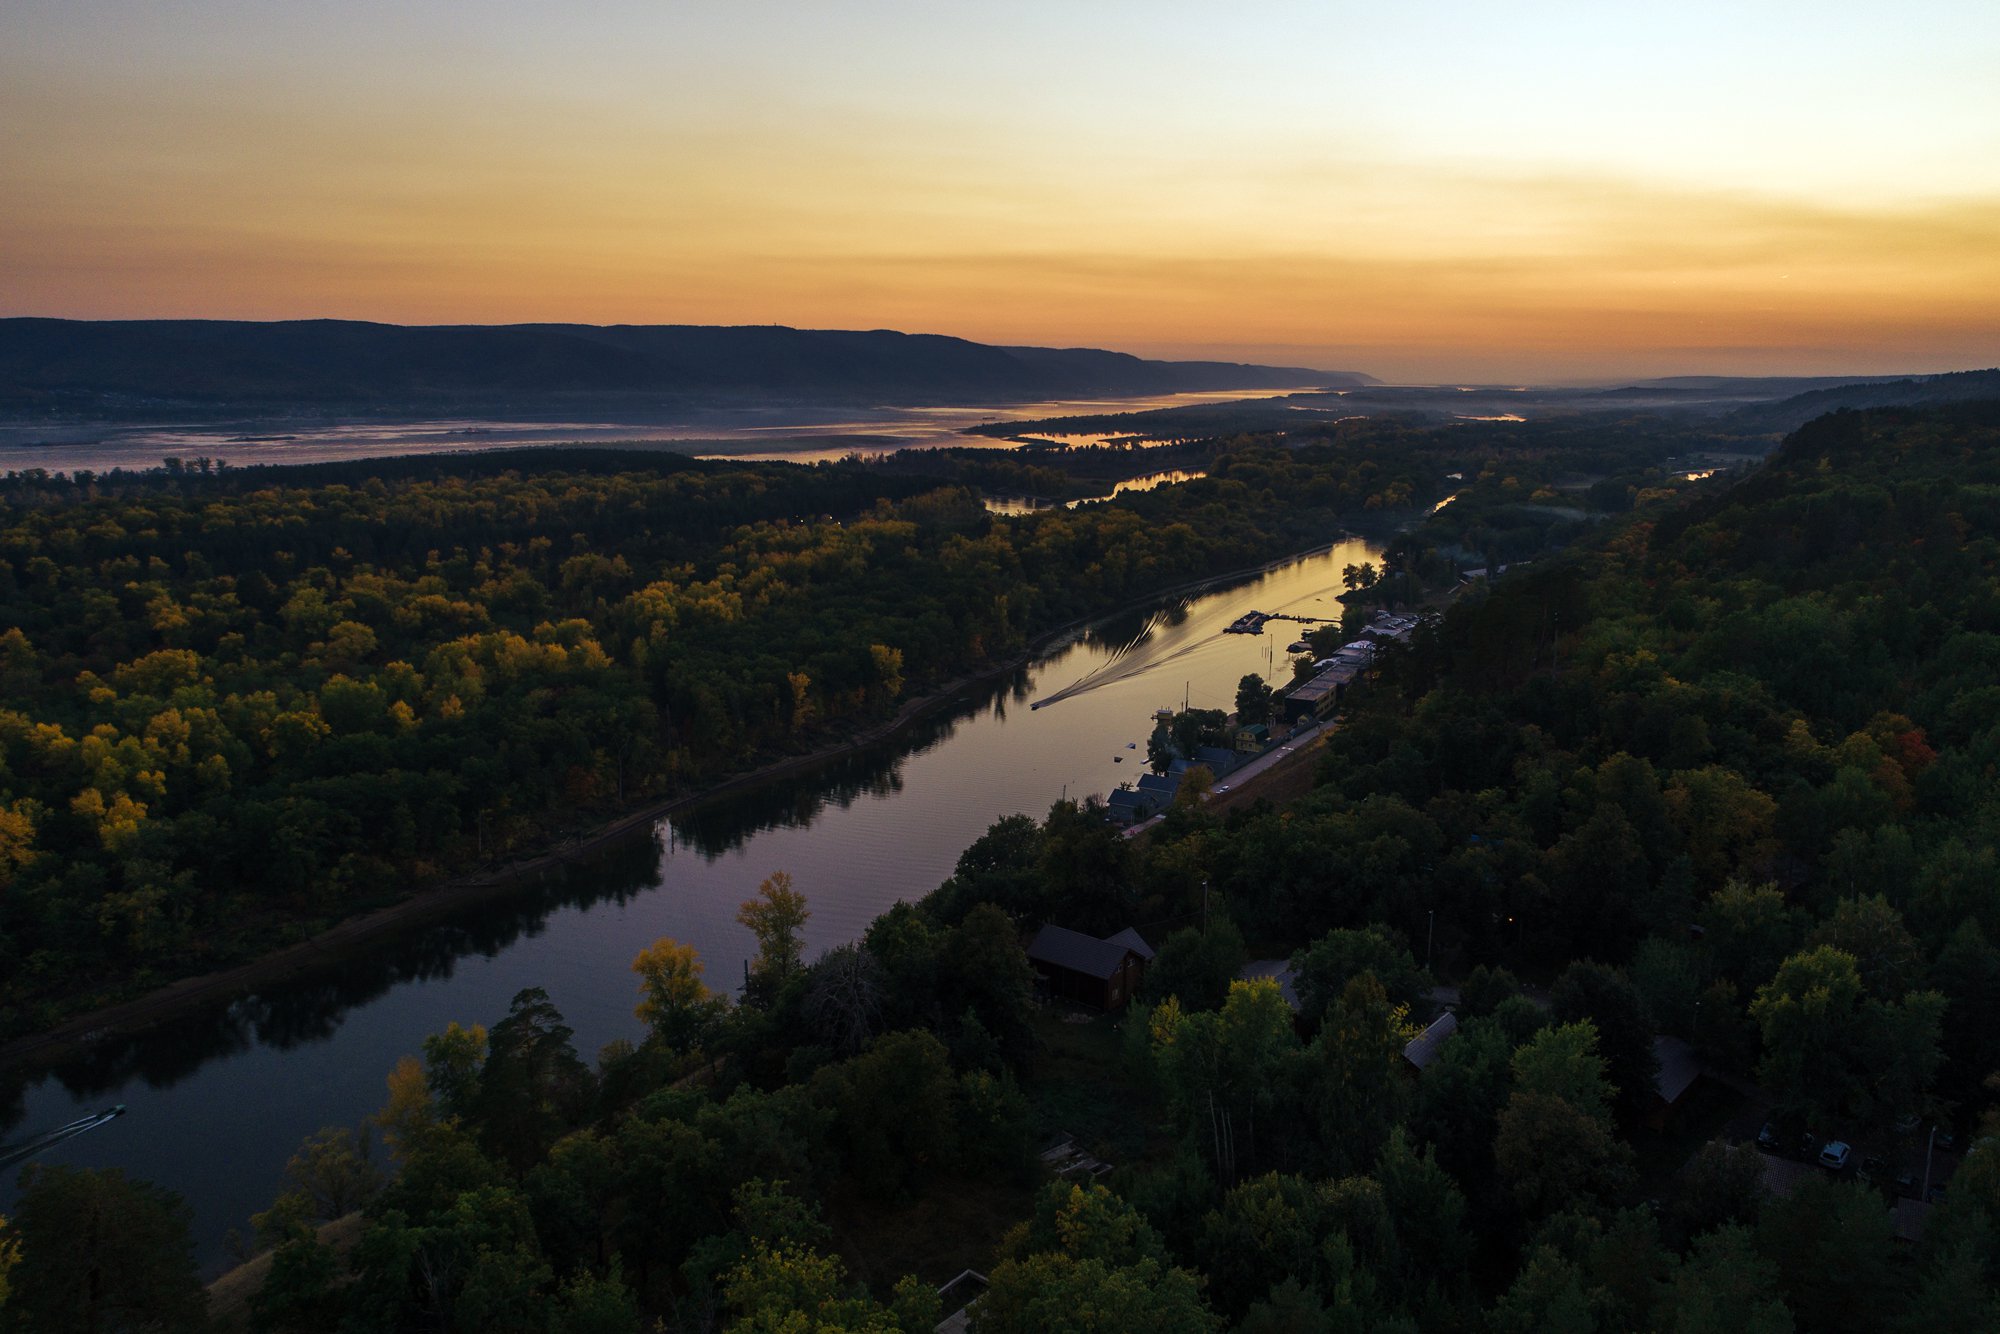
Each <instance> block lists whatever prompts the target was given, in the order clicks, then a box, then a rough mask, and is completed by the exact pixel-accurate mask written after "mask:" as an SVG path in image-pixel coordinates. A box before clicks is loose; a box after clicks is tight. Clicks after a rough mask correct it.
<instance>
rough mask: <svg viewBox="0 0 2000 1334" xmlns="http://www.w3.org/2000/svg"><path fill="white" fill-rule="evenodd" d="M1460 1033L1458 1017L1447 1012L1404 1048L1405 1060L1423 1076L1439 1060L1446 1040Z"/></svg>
mask: <svg viewBox="0 0 2000 1334" xmlns="http://www.w3.org/2000/svg"><path fill="white" fill-rule="evenodd" d="M1456 1032H1458V1016H1457V1015H1455V1014H1453V1013H1452V1012H1451V1011H1450V1010H1446V1011H1445V1012H1444V1013H1443V1014H1441V1015H1439V1016H1438V1017H1437V1018H1436V1019H1434V1020H1432V1021H1431V1026H1430V1027H1429V1028H1426V1029H1425V1030H1424V1031H1423V1032H1421V1033H1419V1034H1417V1035H1416V1036H1415V1037H1413V1038H1411V1039H1410V1040H1409V1041H1408V1042H1407V1043H1405V1044H1404V1046H1403V1059H1404V1060H1406V1061H1408V1062H1409V1063H1410V1065H1411V1066H1412V1067H1414V1068H1415V1070H1416V1072H1417V1073H1418V1074H1422V1073H1423V1072H1424V1069H1425V1067H1426V1066H1428V1065H1429V1064H1430V1063H1431V1062H1432V1061H1435V1060H1436V1059H1437V1055H1438V1049H1439V1048H1440V1047H1442V1046H1444V1041H1445V1039H1446V1038H1448V1037H1450V1036H1451V1035H1452V1034H1453V1033H1456Z"/></svg>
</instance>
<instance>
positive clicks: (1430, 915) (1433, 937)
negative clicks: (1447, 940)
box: [1424, 908, 1438, 973]
mask: <svg viewBox="0 0 2000 1334" xmlns="http://www.w3.org/2000/svg"><path fill="white" fill-rule="evenodd" d="M1424 917H1425V918H1426V919H1427V921H1428V923H1429V925H1428V926H1426V927H1425V929H1424V971H1425V972H1427V973H1428V972H1429V971H1430V970H1431V947H1432V946H1433V945H1435V944H1437V927H1438V915H1437V909H1436V908H1426V909H1424Z"/></svg>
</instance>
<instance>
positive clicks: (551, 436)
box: [0, 388, 1312, 473]
mask: <svg viewBox="0 0 2000 1334" xmlns="http://www.w3.org/2000/svg"><path fill="white" fill-rule="evenodd" d="M1309 392H1312V391H1311V390H1310V389H1306V388H1301V389H1229V390H1218V391H1209V392H1200V393H1185V394H1156V395H1152V396H1150V397H1143V398H1089V399H1067V400H1061V401H1050V402H1041V403H999V404H995V403H986V404H978V405H973V406H931V407H897V406H893V405H885V406H881V407H874V408H856V407H855V406H853V405H852V404H843V405H836V406H826V407H815V406H813V405H811V404H780V405H758V406H744V407H731V408H688V409H685V410H681V411H677V412H673V413H662V414H661V415H660V416H658V417H654V418H651V419H643V420H642V419H631V420H618V421H591V420H579V421H495V420H488V419H484V418H449V419H426V420H405V421H342V420H339V419H334V418H326V419H310V420H300V421H288V422H274V421H254V422H247V421H235V422H209V423H198V424H174V425H102V424H100V425H58V424H51V425H43V424H40V423H22V422H0V473H5V472H8V471H10V470H11V471H18V470H21V469H27V468H47V469H49V470H50V471H52V472H70V471H74V470H76V469H79V468H88V469H90V470H92V471H94V472H107V471H109V470H110V469H112V468H154V467H158V466H159V463H160V460H161V459H163V458H165V457H167V456H169V455H174V456H177V457H182V458H188V459H194V458H204V457H205V458H211V459H222V460H225V461H227V462H228V463H230V464H232V465H234V466H237V467H244V466H248V465H252V464H271V463H330V462H336V461H340V460H347V459H364V458H380V457H383V456H385V455H391V454H433V453H448V452H464V451H469V450H488V449H508V448H521V447H524V446H528V445H552V444H582V445H609V444H626V443H642V444H651V445H653V446H655V447H657V448H661V449H674V450H678V451H681V452H684V453H691V454H698V455H702V456H705V457H729V458H745V459H783V460H789V461H791V462H796V463H811V462H815V461H818V460H822V459H841V458H845V457H847V456H848V455H849V454H855V453H861V454H885V453H890V452H893V451H895V450H899V449H912V448H927V447H936V446H945V445H951V446H975V447H985V448H993V449H1013V448H1015V447H1016V446H1015V445H1014V444H1013V443H1012V442H1011V441H1007V440H998V439H993V438H990V437H987V436H980V435H964V434H962V432H964V431H965V430H967V429H968V428H970V427H973V426H979V425H982V424H984V423H987V422H1001V421H1033V420H1036V419H1037V418H1041V417H1061V416H1075V415H1080V414H1091V413H1109V412H1145V411H1148V410H1150V409H1153V408H1171V407H1186V406H1189V405H1191V404H1198V403H1229V402H1239V401H1247V400H1251V399H1264V398H1280V397H1283V396H1285V395H1288V394H1294V393H1309ZM1107 438H1124V437H1114V436H1113V435H1112V433H1106V434H1104V435H1083V436H1075V437H1068V436H1065V437H1063V439H1064V440H1066V441H1073V442H1075V443H1079V444H1095V443H1097V442H1098V441H1099V440H1102V439H1107Z"/></svg>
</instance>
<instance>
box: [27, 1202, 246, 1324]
mask: <svg viewBox="0 0 2000 1334" xmlns="http://www.w3.org/2000/svg"><path fill="white" fill-rule="evenodd" d="M188 1218H189V1214H188V1208H187V1206H186V1205H185V1204H184V1203H182V1201H181V1198H180V1197H179V1196H178V1195H175V1194H174V1193H173V1192H171V1191H167V1190H162V1189H160V1188H159V1187H158V1186H154V1185H151V1184H150V1183H146V1182H139V1181H132V1180H129V1179H128V1178H127V1177H126V1176H125V1174H124V1173H123V1172H120V1171H118V1170H116V1169H112V1170H110V1171H103V1172H94V1171H79V1170H77V1169H75V1168H69V1167H42V1166H35V1167H30V1168H28V1169H27V1170H26V1171H25V1172H23V1173H22V1174H21V1198H20V1202H19V1203H18V1204H17V1205H16V1206H15V1209H14V1222H13V1230H14V1231H15V1232H16V1233H18V1242H19V1246H20V1258H19V1260H18V1261H17V1262H16V1263H15V1265H14V1270H13V1273H12V1275H11V1276H10V1281H11V1287H12V1291H11V1292H10V1293H9V1295H8V1297H7V1306H6V1311H5V1314H6V1317H7V1318H8V1320H9V1321H10V1322H11V1323H12V1324H15V1325H17V1326H19V1327H20V1328H22V1329H24V1330H33V1331H36V1334H44V1332H46V1334H98V1332H99V1331H105V1332H106V1334H108V1332H109V1331H114V1330H128V1329H131V1330H137V1329H173V1330H178V1329H194V1328H198V1327H199V1326H200V1325H201V1324H202V1322H203V1321H204V1320H205V1318H206V1311H207V1306H208V1294H207V1292H206V1291H204V1290H203V1288H202V1285H201V1279H200V1276H199V1274H198V1272H197V1270H196V1268H195V1261H194V1242H193V1239H192V1238H191V1236H190V1235H189V1232H188Z"/></svg>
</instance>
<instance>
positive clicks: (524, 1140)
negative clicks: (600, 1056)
mask: <svg viewBox="0 0 2000 1334" xmlns="http://www.w3.org/2000/svg"><path fill="white" fill-rule="evenodd" d="M572 1032H573V1030H572V1029H571V1028H570V1027H569V1025H568V1024H566V1023H564V1022H563V1017H562V1013H561V1012H560V1011H559V1010H557V1009H556V1007H555V1006H554V1004H552V1003H551V1002H550V1000H549V996H548V993H547V992H545V991H543V990H542V989H541V988H540V987H529V988H527V989H525V990H523V991H521V992H519V993H518V994H516V995H515V997H514V1003H513V1005H512V1006H511V1007H510V1008H509V1009H508V1012H507V1017H506V1018H505V1019H502V1020H501V1021H500V1022H499V1023H497V1024H495V1025H494V1026H493V1029H492V1031H491V1033H490V1034H489V1035H488V1041H487V1052H486V1063H485V1065H483V1066H482V1067H481V1068H480V1072H479V1089H478V1094H477V1098H476V1101H475V1103H474V1106H473V1120H474V1122H475V1124H476V1125H477V1126H478V1128H479V1137H480V1142H481V1144H482V1145H484V1146H485V1148H486V1150H487V1152H488V1153H490V1154H492V1155H493V1156H494V1157H495V1158H496V1159H499V1160H501V1161H504V1162H507V1163H510V1164H512V1165H513V1167H514V1170H515V1171H516V1173H524V1172H526V1171H527V1170H528V1169H529V1168H531V1167H533V1166H534V1165H535V1164H536V1163H538V1162H540V1161H541V1160H542V1159H543V1158H544V1157H546V1156H547V1154H548V1151H549V1146H550V1145H552V1144H554V1143H555V1142H556V1140H557V1138H558V1137H560V1136H561V1134H562V1133H563V1132H564V1131H566V1130H568V1129H570V1128H571V1127H572V1126H574V1125H576V1124H577V1123H578V1122H579V1121H580V1120H581V1119H582V1117H583V1114H584V1113H585V1112H586V1111H587V1110H588V1109H589V1107H590V1102H591V1098H592V1096H593V1094H594V1091H595V1090H594V1085H593V1081H592V1079H591V1075H590V1070H589V1068H588V1067H587V1066H585V1065H584V1063H583V1062H582V1061H581V1060H579V1059H577V1055H576V1049H575V1048H574V1047H573V1046H571V1045H570V1037H571V1035H572Z"/></svg>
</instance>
